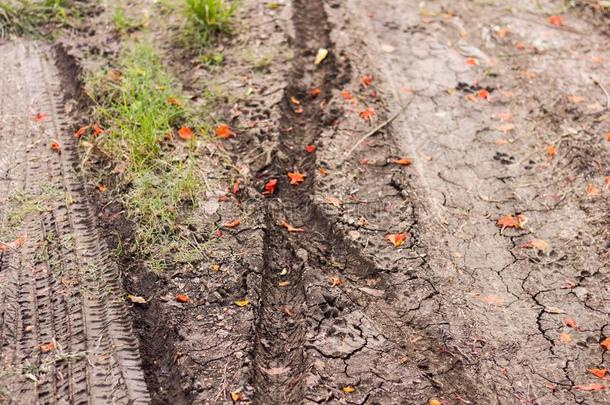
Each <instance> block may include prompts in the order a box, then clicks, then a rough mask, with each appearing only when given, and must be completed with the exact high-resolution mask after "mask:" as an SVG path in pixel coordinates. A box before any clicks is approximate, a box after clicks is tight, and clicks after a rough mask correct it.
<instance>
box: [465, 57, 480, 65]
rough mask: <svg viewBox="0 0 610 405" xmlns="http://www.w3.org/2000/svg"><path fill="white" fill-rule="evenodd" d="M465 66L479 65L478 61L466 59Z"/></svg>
mask: <svg viewBox="0 0 610 405" xmlns="http://www.w3.org/2000/svg"><path fill="white" fill-rule="evenodd" d="M466 64H467V65H468V66H476V65H478V64H479V61H478V60H476V59H475V58H466Z"/></svg>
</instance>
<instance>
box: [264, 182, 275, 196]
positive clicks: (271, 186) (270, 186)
mask: <svg viewBox="0 0 610 405" xmlns="http://www.w3.org/2000/svg"><path fill="white" fill-rule="evenodd" d="M276 187H277V179H271V180H269V181H268V182H267V183H266V184H265V190H263V194H264V195H271V194H273V193H275V188H276Z"/></svg>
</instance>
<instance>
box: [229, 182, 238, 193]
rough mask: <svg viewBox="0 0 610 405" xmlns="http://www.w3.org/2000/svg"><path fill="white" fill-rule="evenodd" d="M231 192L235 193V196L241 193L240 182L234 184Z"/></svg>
mask: <svg viewBox="0 0 610 405" xmlns="http://www.w3.org/2000/svg"><path fill="white" fill-rule="evenodd" d="M231 191H233V194H237V192H238V191H239V180H237V181H236V182H235V183H233V189H232V190H231Z"/></svg>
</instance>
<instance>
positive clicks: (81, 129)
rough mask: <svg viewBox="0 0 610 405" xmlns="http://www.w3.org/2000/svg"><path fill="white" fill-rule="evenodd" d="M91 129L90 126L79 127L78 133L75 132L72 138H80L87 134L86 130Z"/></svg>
mask: <svg viewBox="0 0 610 405" xmlns="http://www.w3.org/2000/svg"><path fill="white" fill-rule="evenodd" d="M90 127H91V125H87V126H85V127H81V128H79V129H78V131H76V132H75V133H74V136H75V137H77V138H80V137H81V136H83V135H85V134H86V133H87V130H88V129H89V128H90Z"/></svg>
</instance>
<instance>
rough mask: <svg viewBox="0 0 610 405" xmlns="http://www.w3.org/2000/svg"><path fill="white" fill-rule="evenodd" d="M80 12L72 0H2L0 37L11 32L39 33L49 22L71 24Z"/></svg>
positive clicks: (0, 1)
mask: <svg viewBox="0 0 610 405" xmlns="http://www.w3.org/2000/svg"><path fill="white" fill-rule="evenodd" d="M77 14H78V11H77V8H76V6H75V4H74V2H72V1H70V0H38V1H33V0H0V38H2V37H5V36H8V35H10V34H17V35H23V34H29V35H37V34H39V32H38V29H39V28H40V27H41V26H43V25H45V24H47V23H56V24H60V25H69V20H70V17H74V16H76V15H77Z"/></svg>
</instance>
